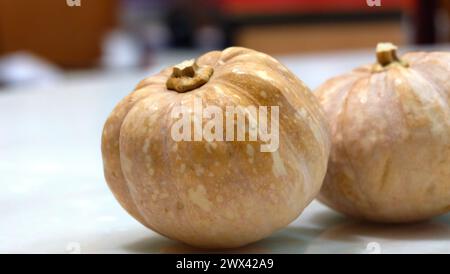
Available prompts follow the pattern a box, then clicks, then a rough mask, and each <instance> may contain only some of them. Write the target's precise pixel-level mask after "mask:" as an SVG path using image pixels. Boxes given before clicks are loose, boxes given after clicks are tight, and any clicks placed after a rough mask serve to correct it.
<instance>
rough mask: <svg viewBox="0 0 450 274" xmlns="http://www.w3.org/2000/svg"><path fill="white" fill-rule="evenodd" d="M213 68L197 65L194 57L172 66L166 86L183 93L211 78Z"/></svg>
mask: <svg viewBox="0 0 450 274" xmlns="http://www.w3.org/2000/svg"><path fill="white" fill-rule="evenodd" d="M213 72H214V70H213V68H212V67H210V66H199V65H198V64H197V62H196V61H195V60H194V59H191V60H186V61H184V62H182V63H180V64H178V65H175V66H173V70H172V74H171V75H170V77H169V79H167V82H166V87H167V89H170V90H175V91H177V92H180V93H183V92H186V91H190V90H193V89H196V88H198V87H201V86H202V85H204V84H206V83H207V82H208V81H209V78H211V75H212V74H213Z"/></svg>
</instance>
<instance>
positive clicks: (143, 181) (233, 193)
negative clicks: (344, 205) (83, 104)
mask: <svg viewBox="0 0 450 274" xmlns="http://www.w3.org/2000/svg"><path fill="white" fill-rule="evenodd" d="M196 63H197V64H198V65H199V66H210V67H212V68H213V69H214V72H213V74H212V76H211V77H210V79H209V80H208V81H207V83H205V84H204V85H202V86H200V87H197V88H195V89H193V90H190V91H187V92H183V93H178V92H176V91H174V90H169V89H167V87H166V81H167V80H168V78H169V77H170V76H171V73H172V71H173V69H174V68H173V67H169V68H167V69H165V70H163V71H161V72H160V73H158V74H156V75H154V76H151V77H148V78H146V79H144V80H143V81H141V83H139V84H138V86H137V87H136V89H135V91H133V92H132V93H131V94H130V95H128V96H127V97H125V98H124V99H123V100H122V101H121V102H120V103H119V104H118V105H117V106H116V107H115V109H114V110H113V111H112V113H111V114H110V116H109V118H108V119H107V121H106V123H105V126H104V130H103V136H102V154H103V163H104V173H105V178H106V181H107V183H108V185H109V187H110V189H111V190H112V192H113V193H114V195H115V197H116V199H117V200H118V201H119V202H120V204H121V205H122V207H124V208H125V209H126V210H127V211H128V213H129V214H131V215H132V216H133V217H134V218H136V219H137V220H138V221H140V222H141V223H142V224H144V225H145V226H147V227H148V228H150V229H152V230H154V231H156V232H158V233H160V234H162V235H165V236H167V237H169V238H172V239H175V240H179V241H182V242H184V243H186V244H189V245H193V246H198V247H206V248H230V247H238V246H242V245H245V244H248V243H251V242H254V241H257V240H260V239H262V238H264V237H267V236H268V235H270V234H271V233H273V232H274V231H276V230H277V229H280V228H282V227H284V226H286V225H287V224H289V223H290V222H292V221H293V220H294V219H295V218H297V217H298V216H299V214H300V213H301V212H302V210H303V209H304V208H305V207H306V206H307V205H308V204H309V203H310V202H311V201H312V200H313V199H314V197H315V196H316V195H317V193H318V192H319V190H320V187H321V184H322V181H323V178H324V176H325V173H326V167H327V162H328V156H329V148H330V140H329V133H328V127H327V123H326V120H325V118H324V116H323V113H322V110H321V108H320V106H319V104H318V102H317V99H316V98H315V97H314V95H313V94H312V92H311V91H310V90H309V89H308V88H307V87H306V86H305V85H304V84H303V83H302V82H301V81H300V80H299V79H298V78H297V77H295V76H294V75H293V74H292V73H291V72H290V71H288V70H287V69H286V68H285V67H284V66H283V65H281V64H280V63H279V62H277V61H276V60H275V59H274V58H272V57H270V56H268V55H266V54H263V53H260V52H256V51H254V50H250V49H246V48H240V47H231V48H227V49H225V50H223V51H212V52H208V53H206V54H204V55H202V56H200V57H199V58H198V59H197V60H196ZM195 98H200V99H201V100H202V104H203V105H204V106H205V107H206V106H208V105H216V106H220V107H222V108H225V106H237V105H241V106H248V105H255V106H279V133H280V134H279V148H278V150H277V151H275V152H260V149H259V146H260V145H261V143H262V142H261V141H260V140H259V139H258V140H257V141H247V139H246V141H239V142H238V141H229V142H228V141H227V142H220V141H213V142H211V143H209V142H207V141H197V142H186V141H181V142H176V141H174V140H173V139H172V138H171V137H170V133H171V131H170V130H171V126H172V125H173V123H174V120H173V119H172V118H171V116H170V113H171V109H173V108H174V106H176V105H183V106H187V107H189V108H192V107H193V101H194V99H195ZM204 122H205V121H204ZM224 130H225V129H224ZM224 135H225V133H224Z"/></svg>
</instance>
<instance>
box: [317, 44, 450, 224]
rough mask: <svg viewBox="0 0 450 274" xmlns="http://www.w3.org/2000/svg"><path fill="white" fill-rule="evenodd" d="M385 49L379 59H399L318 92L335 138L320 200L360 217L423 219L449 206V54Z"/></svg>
mask: <svg viewBox="0 0 450 274" xmlns="http://www.w3.org/2000/svg"><path fill="white" fill-rule="evenodd" d="M383 45H384V46H383ZM383 48H384V49H383ZM387 48H388V49H386V44H380V45H379V49H378V50H379V52H378V53H377V54H378V55H379V59H380V58H381V59H382V60H384V59H385V58H384V57H386V56H389V54H393V55H392V56H393V57H394V58H393V59H394V60H390V61H389V60H387V62H386V60H384V61H380V62H379V63H378V64H375V65H367V66H362V67H360V68H357V69H355V70H353V71H352V72H350V73H347V74H345V75H341V76H337V77H335V78H332V79H330V80H328V81H327V82H325V83H324V84H323V85H322V86H320V87H319V88H318V89H317V90H316V91H317V92H316V95H317V97H318V98H319V101H320V102H321V105H322V106H323V108H324V110H325V113H326V115H327V118H328V121H329V124H330V128H331V140H332V148H331V153H330V161H329V165H328V172H327V175H326V178H325V181H324V185H323V187H322V190H321V193H320V195H319V200H321V201H322V202H324V203H325V204H327V205H328V206H330V207H331V208H334V209H335V210H337V211H339V212H341V213H344V214H346V215H349V216H352V217H355V218H360V219H365V220H370V221H375V222H387V223H402V222H414V221H421V220H425V219H428V218H431V217H433V216H436V215H439V214H442V213H445V212H447V211H449V210H450V108H449V106H450V100H449V98H450V53H446V52H431V53H426V52H411V53H407V54H405V55H404V56H403V57H402V58H401V59H398V58H396V56H395V49H396V47H395V46H393V45H392V44H387ZM389 49H390V50H392V51H391V52H390V53H389V52H388V51H389ZM383 50H385V52H384V53H383V52H382V51H383ZM383 54H387V55H385V56H384V57H383V56H382V55H383ZM389 58H390V57H388V59H389ZM395 59H396V60H395ZM381 64H384V65H381Z"/></svg>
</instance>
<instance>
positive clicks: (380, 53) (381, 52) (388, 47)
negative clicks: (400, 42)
mask: <svg viewBox="0 0 450 274" xmlns="http://www.w3.org/2000/svg"><path fill="white" fill-rule="evenodd" d="M397 49H398V48H397V46H396V45H394V44H392V43H378V45H377V61H378V64H380V65H381V66H382V67H386V66H389V65H390V64H392V63H400V64H403V62H402V61H401V60H400V59H399V58H398V56H397Z"/></svg>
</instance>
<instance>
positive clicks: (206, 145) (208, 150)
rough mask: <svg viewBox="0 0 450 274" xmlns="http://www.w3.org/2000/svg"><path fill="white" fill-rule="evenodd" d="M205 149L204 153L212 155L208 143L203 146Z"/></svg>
mask: <svg viewBox="0 0 450 274" xmlns="http://www.w3.org/2000/svg"><path fill="white" fill-rule="evenodd" d="M205 149H206V152H208V153H212V151H211V146H210V145H209V143H206V144H205Z"/></svg>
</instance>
